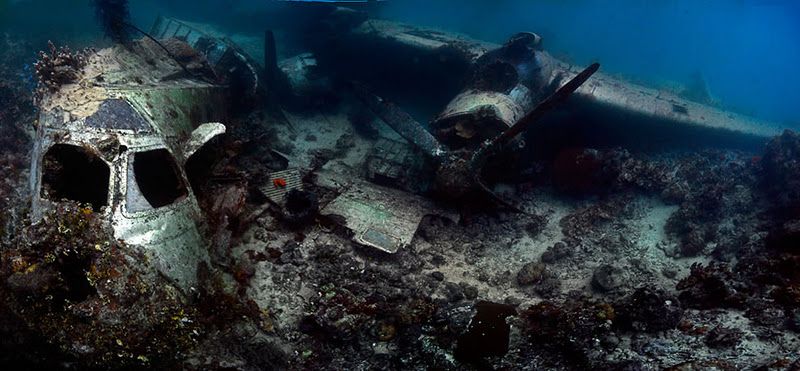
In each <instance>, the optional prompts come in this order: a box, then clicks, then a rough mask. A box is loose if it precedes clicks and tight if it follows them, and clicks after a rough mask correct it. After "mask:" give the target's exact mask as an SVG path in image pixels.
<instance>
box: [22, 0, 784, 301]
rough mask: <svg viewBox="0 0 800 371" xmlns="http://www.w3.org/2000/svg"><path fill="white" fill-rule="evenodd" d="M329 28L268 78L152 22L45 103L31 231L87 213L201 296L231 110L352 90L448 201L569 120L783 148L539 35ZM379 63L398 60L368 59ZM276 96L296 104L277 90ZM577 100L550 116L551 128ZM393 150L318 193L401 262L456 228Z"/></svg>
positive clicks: (335, 214) (291, 186)
mask: <svg viewBox="0 0 800 371" xmlns="http://www.w3.org/2000/svg"><path fill="white" fill-rule="evenodd" d="M332 9H333V11H331V13H330V17H346V18H347V19H348V20H352V19H353V12H352V11H350V10H347V9H341V8H332ZM322 21H325V22H328V23H329V24H347V25H349V26H347V27H338V28H337V33H336V34H335V35H333V36H330V37H328V38H326V39H325V40H323V41H324V42H316V43H315V42H312V43H311V45H309V49H310V51H311V52H312V53H311V54H309V53H304V54H301V55H300V56H298V57H294V58H289V59H287V60H286V61H283V62H281V63H280V64H278V63H277V61H270V60H269V59H268V58H267V60H266V62H265V63H264V65H265V66H259V65H258V64H257V63H255V62H253V61H254V60H255V59H254V58H253V57H252V55H256V54H259V52H260V53H265V54H267V55H270V54H272V55H274V50H272V51H270V50H267V51H266V52H265V51H264V50H261V51H252V50H247V51H245V50H243V49H241V47H240V46H238V45H236V44H235V43H234V42H232V41H231V40H230V39H227V38H224V37H222V36H221V35H217V34H213V33H212V32H208V31H207V30H202V31H201V30H200V26H198V25H194V24H191V23H187V22H181V21H178V20H174V19H168V18H160V19H159V20H158V21H157V22H156V25H155V26H154V27H153V30H152V31H151V34H152V37H153V39H150V38H144V39H142V40H140V41H136V42H133V43H130V44H129V45H125V46H123V45H118V46H115V47H111V48H107V49H103V50H100V51H97V52H94V53H90V54H89V55H88V56H87V59H86V63H85V65H84V66H82V68H80V70H79V72H78V74H77V76H75V78H74V79H73V81H71V82H69V83H67V84H63V85H61V86H59V87H58V88H57V89H51V90H50V91H47V92H46V93H45V94H44V95H43V96H42V97H41V99H40V100H39V102H38V104H39V107H40V116H39V120H38V126H37V134H36V135H37V137H36V140H35V144H34V151H33V156H32V161H33V163H32V165H33V166H32V171H31V178H30V187H31V190H32V215H33V219H34V220H36V219H38V218H41V216H42V214H43V209H44V208H46V207H47V206H48V205H49V204H51V203H54V202H59V201H60V200H63V199H67V200H72V201H78V202H81V203H84V204H88V205H91V207H92V210H93V212H96V213H100V214H102V215H103V217H104V218H106V219H107V220H108V221H109V222H110V223H111V225H112V226H113V229H114V233H115V237H116V238H118V239H122V240H125V241H126V242H127V243H130V244H137V245H142V246H145V247H146V248H147V249H148V251H150V252H151V253H152V256H153V258H154V261H155V262H156V264H157V266H158V268H159V269H160V270H161V271H162V272H163V273H164V274H165V275H166V276H168V277H170V278H171V279H172V280H173V281H174V282H176V283H177V284H178V286H179V287H182V288H184V289H189V288H190V287H192V285H194V284H195V282H196V267H197V264H198V263H199V262H202V261H207V260H208V259H209V257H208V252H207V249H206V246H207V243H206V241H205V238H204V231H203V228H204V226H203V224H204V223H203V220H204V218H203V215H202V213H201V211H200V209H199V207H198V202H197V200H196V198H195V195H194V193H193V189H192V182H191V180H192V179H191V178H192V174H187V170H186V166H185V165H186V163H187V161H189V160H190V159H191V157H192V155H193V154H194V153H195V152H196V151H197V150H198V149H199V148H201V147H202V146H203V145H204V144H205V143H207V142H208V141H209V140H211V139H212V138H214V137H215V136H217V135H220V134H222V133H224V132H225V130H226V127H225V120H226V118H227V117H228V111H229V107H231V106H232V105H234V104H237V102H238V103H240V101H242V100H247V99H250V98H252V97H254V96H255V95H257V94H258V93H259V92H262V93H263V92H264V91H270V89H272V91H271V93H272V94H275V93H276V92H277V93H278V94H280V93H285V94H292V95H294V96H295V98H298V97H299V99H302V95H303V94H313V92H314V91H319V90H325V89H329V90H334V89H335V87H334V86H335V85H336V84H337V81H338V83H341V82H345V84H346V85H347V86H350V87H351V88H352V87H353V86H355V87H356V88H355V89H354V90H352V91H354V92H355V95H356V96H358V97H359V98H361V99H362V100H363V101H364V103H365V105H366V106H367V107H369V108H370V109H372V110H373V111H375V113H376V114H377V115H378V116H379V117H380V118H381V119H382V120H384V121H385V122H386V123H387V124H389V126H390V127H392V128H393V129H395V130H396V131H397V132H398V133H399V134H400V135H401V136H402V137H404V138H405V139H407V140H408V141H409V142H410V143H412V144H413V145H415V146H417V147H418V149H419V150H420V151H421V153H424V154H427V155H428V156H429V157H431V158H434V159H438V161H439V165H438V166H439V170H438V176H439V178H440V179H439V180H438V183H443V184H444V185H443V186H444V187H445V191H446V192H449V193H451V194H455V193H459V192H462V190H460V189H459V190H457V191H455V190H454V188H458V187H465V184H466V187H469V186H470V184H471V183H470V182H471V181H472V180H470V179H467V180H465V181H462V178H459V176H464V174H463V173H464V172H466V173H467V174H466V175H465V176H466V177H467V178H475V180H476V183H478V184H479V185H480V186H481V187H482V188H485V189H487V190H488V188H487V187H486V186H485V185H483V183H482V182H481V181H480V180H479V179H477V178H479V177H480V166H477V165H476V164H474V162H481V164H479V165H481V166H482V164H483V163H482V161H483V160H484V159H483V158H480V157H481V156H483V155H485V154H483V153H482V152H483V151H487V148H489V147H491V152H492V153H490V154H492V155H494V154H496V153H499V152H503V151H507V150H509V147H513V148H520V147H524V144H525V143H524V141H522V140H519V138H517V139H515V137H516V136H517V134H521V133H522V131H524V129H526V128H528V127H529V126H531V125H532V124H534V123H536V124H537V125H538V124H539V122H538V121H540V120H541V121H542V122H544V123H545V124H547V123H549V124H550V126H552V124H553V122H555V124H556V125H557V124H558V122H559V120H560V121H561V122H575V121H582V122H584V124H587V123H588V125H594V124H598V125H600V126H605V127H607V126H608V125H609V123H611V122H625V123H626V125H632V126H638V128H639V129H640V130H647V129H652V130H658V131H661V132H669V133H673V134H671V135H674V133H682V134H680V135H685V136H687V137H689V136H691V137H695V136H697V135H708V136H712V137H713V136H716V137H719V138H721V139H724V140H725V141H726V143H729V144H731V145H735V146H740V145H742V144H751V143H754V142H759V141H762V140H763V138H766V137H769V136H772V135H775V134H776V133H777V130H776V129H775V128H774V127H772V126H770V125H769V124H767V123H761V122H757V121H755V120H753V119H750V118H747V117H744V116H740V115H736V114H733V113H729V112H726V111H722V110H719V109H716V108H713V107H708V106H704V105H701V104H699V103H694V102H691V101H688V100H685V99H682V98H679V97H677V96H674V95H670V94H667V93H663V92H659V91H655V90H652V89H648V88H644V87H640V86H637V85H634V84H630V83H628V82H625V81H621V80H617V79H614V78H612V77H610V76H606V75H602V74H596V75H594V76H593V75H592V74H593V73H594V72H595V71H596V70H597V66H592V67H591V68H590V69H588V70H584V72H583V73H581V70H583V69H582V68H577V67H574V66H570V65H568V64H566V63H563V62H561V61H558V60H557V59H555V58H553V57H551V56H550V55H549V54H547V53H546V52H544V51H542V50H541V46H540V43H541V40H540V38H539V37H538V36H536V35H535V34H532V33H521V34H519V35H516V36H515V37H513V38H511V39H510V40H509V41H508V42H507V43H506V44H505V45H494V44H490V43H485V42H480V41H475V40H470V39H468V38H465V37H463V36H460V35H456V34H450V33H445V32H441V31H437V30H428V29H423V28H419V27H416V26H408V25H403V24H399V23H394V22H389V21H381V20H367V19H361V20H359V21H348V22H336V21H331V20H330V19H328V20H322ZM267 45H268V48H267V49H269V45H270V43H267ZM272 48H274V44H272ZM377 48H380V49H381V50H387V49H388V50H394V51H396V52H397V53H400V54H393V53H387V54H386V55H383V56H378V55H374V54H370V53H374V50H376V49H377ZM398 55H402V56H403V57H402V58H396V57H397V56H398ZM271 65H274V66H278V65H280V67H281V71H270V67H271ZM265 67H266V69H265ZM265 71H266V73H265ZM376 71H395V72H398V73H397V74H396V75H403V74H405V73H409V74H416V75H420V76H434V79H433V81H434V83H440V84H441V85H442V86H446V87H449V89H450V90H449V91H451V92H452V93H453V96H452V97H451V98H450V99H449V100H448V101H446V102H445V103H446V104H444V105H443V106H442V108H441V113H439V114H438V115H436V117H435V118H434V120H433V121H432V122H431V124H430V128H427V127H426V125H422V124H420V123H418V122H417V121H415V120H414V119H413V118H411V116H410V115H408V114H407V113H405V112H404V111H402V110H401V109H400V108H399V106H397V105H394V104H392V103H389V102H388V100H385V99H384V98H381V97H378V96H377V95H375V93H373V90H372V89H367V88H365V86H370V87H378V89H377V90H379V91H380V90H381V89H380V86H382V85H384V86H385V85H387V84H388V85H391V82H392V78H391V77H389V76H387V74H386V73H376ZM400 71H402V72H403V73H399V72H400ZM320 72H323V74H322V75H320ZM274 73H279V74H280V75H281V76H283V78H282V79H276V78H275V76H273V75H272V74H274ZM388 75H391V74H388ZM263 76H267V78H262V77H263ZM353 80H357V81H358V83H356V84H353V83H352V81H353ZM279 82H285V83H286V84H287V87H286V88H287V89H288V90H283V89H278V87H277V84H278V83H279ZM269 84H273V85H269ZM339 87H340V86H339ZM445 90H446V89H445ZM573 92H574V94H573V95H574V96H573V97H572V98H571V99H570V100H569V101H568V102H566V103H565V104H564V105H563V106H562V107H559V109H557V110H555V113H554V114H548V115H546V114H545V113H546V112H547V111H550V110H552V109H554V108H556V107H555V103H561V102H564V101H566V98H567V97H568V96H569V95H570V94H571V93H573ZM233 97H235V99H232V98H233ZM543 103H544V104H543ZM570 116H572V118H565V117H570ZM574 116H578V117H579V118H580V119H578V120H576V119H574ZM588 118H591V120H589V119H588ZM621 118H622V119H621ZM589 121H591V122H589ZM542 127H544V128H546V127H549V126H547V125H544V126H542ZM525 139H526V140H528V141H531V140H530V136H527V137H525ZM694 139H697V138H694ZM382 140H385V139H382ZM531 142H534V143H535V140H534V141H531ZM385 144H386V145H385V146H380V147H381V148H379V150H383V152H382V153H383V154H382V155H380V156H377V157H375V156H373V158H371V159H370V160H369V161H368V162H367V163H366V164H365V166H366V167H367V168H368V169H369V171H368V173H369V174H371V175H370V176H368V177H367V178H368V179H364V180H361V179H343V178H342V177H341V176H337V175H336V174H333V173H330V172H328V173H326V172H321V173H320V174H318V176H317V179H316V181H315V185H316V186H319V187H326V188H328V189H332V190H334V191H335V192H336V193H337V194H338V196H337V197H335V198H333V199H332V200H330V201H329V202H327V203H326V204H323V205H319V209H320V210H321V214H322V215H324V216H326V217H327V218H329V219H331V220H334V221H336V222H337V223H339V224H341V226H343V227H345V228H346V229H348V230H349V231H350V233H351V236H352V237H353V240H354V241H355V242H357V243H359V244H361V245H366V246H371V247H374V248H377V249H379V250H381V251H384V252H387V253H393V252H396V251H397V250H398V249H400V248H403V247H404V246H406V245H408V244H409V243H410V241H411V238H412V237H413V235H414V234H415V232H416V230H417V226H418V224H419V223H420V221H421V219H422V217H423V216H424V215H426V214H432V213H435V214H440V215H445V216H451V215H452V214H453V213H452V212H449V211H446V210H444V209H442V208H440V207H439V206H437V205H436V204H435V203H434V202H433V201H431V200H430V199H428V198H426V197H423V196H420V195H415V194H411V193H409V192H408V191H409V189H407V188H406V189H402V190H401V189H398V188H404V187H397V183H398V181H399V182H402V179H397V178H402V177H403V175H402V174H403V172H405V171H409V170H410V169H411V168H413V167H414V165H410V164H411V163H412V162H413V156H414V155H415V154H416V153H417V152H414V151H412V150H410V149H408V148H407V147H406V146H404V145H403V144H402V143H401V144H397V143H396V142H393V141H387V142H385ZM395 145H397V146H398V147H397V148H395V149H394V150H389V149H390V148H394V147H393V146H395ZM528 145H529V146H530V145H531V144H530V143H529V144H528ZM495 147H496V148H495ZM378 152H380V151H378ZM409 159H410V160H409ZM453 163H461V164H462V168H460V170H459V171H461V172H462V174H460V175H459V174H456V173H454V172H447V171H446V170H448V169H452V167H450V168H448V166H450V165H452V164H453ZM309 170H310V169H288V170H286V171H284V172H280V173H275V174H273V175H272V177H273V178H275V179H276V180H278V179H280V180H281V183H280V186H278V184H279V183H275V185H274V186H272V187H270V184H267V185H265V187H262V189H263V192H264V193H265V194H266V195H267V198H268V199H270V200H271V203H272V204H273V206H278V207H286V206H287V205H286V197H287V195H288V194H289V193H290V191H292V190H299V189H302V188H303V187H304V185H303V181H301V179H302V178H303V176H302V175H303V173H304V172H308V171H309ZM287 180H288V182H287ZM440 186H442V184H440ZM447 187H450V188H447Z"/></svg>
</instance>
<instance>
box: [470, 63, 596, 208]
mask: <svg viewBox="0 0 800 371" xmlns="http://www.w3.org/2000/svg"><path fill="white" fill-rule="evenodd" d="M599 68H600V64H599V63H594V64H592V65H591V66H589V67H587V68H586V69H584V70H583V71H581V73H579V74H577V75H576V76H575V77H573V78H572V80H570V81H568V82H567V83H566V84H564V86H562V87H561V88H559V89H558V90H556V92H555V93H553V94H552V95H550V96H549V97H547V99H545V100H544V101H542V102H541V103H539V105H537V106H536V108H534V109H533V111H531V112H530V113H528V114H527V115H525V116H524V117H522V118H521V119H520V120H519V121H517V122H516V123H514V125H512V126H511V127H510V128H508V129H507V130H506V131H505V132H503V133H502V134H500V135H498V136H496V137H495V138H494V139H492V140H491V141H489V142H487V143H486V144H484V145H482V146H481V147H480V148H478V149H477V150H476V151H475V152H474V153H473V154H472V159H470V164H469V166H470V170H471V172H472V178H473V182H474V183H475V184H477V185H478V187H479V188H480V189H482V190H483V191H484V192H485V193H487V194H488V195H489V196H490V197H491V198H493V199H494V200H495V201H497V202H498V203H500V204H502V205H504V206H506V207H508V208H510V209H511V210H513V211H516V212H520V213H525V212H524V211H522V210H520V209H519V208H517V207H516V206H514V205H512V204H511V203H509V202H507V201H505V200H503V199H502V198H501V197H500V196H498V195H497V194H495V193H494V192H492V190H491V189H490V188H489V187H488V186H486V185H485V184H484V183H483V181H482V180H481V170H482V169H483V165H484V164H485V163H486V159H487V158H488V155H489V154H491V153H492V151H494V150H495V148H496V147H498V146H500V145H502V144H505V143H506V142H508V141H509V140H511V139H513V138H514V137H516V136H517V135H519V134H520V133H522V132H523V131H525V129H527V128H529V127H530V126H531V125H533V124H534V123H536V122H537V121H538V120H539V118H541V117H542V116H543V115H544V114H545V113H546V112H547V111H549V110H550V109H552V108H553V107H555V106H557V105H558V104H560V103H562V102H564V101H565V100H567V98H569V96H570V95H572V93H574V92H575V90H578V88H579V87H580V86H581V85H583V83H585V82H586V80H588V79H589V77H591V76H592V75H593V74H594V73H595V72H597V70H598V69H599Z"/></svg>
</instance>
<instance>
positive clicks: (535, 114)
mask: <svg viewBox="0 0 800 371" xmlns="http://www.w3.org/2000/svg"><path fill="white" fill-rule="evenodd" d="M598 69H600V63H593V64H592V65H591V66H589V67H586V69H584V70H583V71H581V73H579V74H577V75H575V77H573V78H572V80H569V82H567V83H566V84H564V86H562V87H560V88H559V89H558V90H556V92H555V93H553V94H552V95H550V96H549V97H547V99H545V100H543V101H542V102H541V103H539V105H538V106H536V108H534V109H533V111H531V112H529V113H528V114H527V115H525V116H524V117H522V118H521V119H519V121H517V122H516V123H515V124H514V125H511V127H510V128H508V129H507V130H506V131H505V132H503V134H500V135H499V136H498V137H496V138H494V139H493V140H492V142H490V144H489V146H495V145H498V144H503V143H505V142H507V141H509V140H511V139H513V138H514V137H516V136H517V135H519V134H520V133H522V132H523V131H525V129H527V128H528V127H530V126H531V125H533V124H534V123H535V122H537V121H538V120H539V118H541V117H542V116H543V115H544V114H545V113H546V112H547V111H549V110H551V109H553V108H554V107H555V106H557V105H559V104H561V103H563V102H564V101H566V100H567V98H569V96H570V95H572V93H574V92H575V90H578V88H579V87H581V85H583V83H585V82H586V80H589V78H590V77H592V75H594V73H595V72H597V70H598Z"/></svg>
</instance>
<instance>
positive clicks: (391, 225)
mask: <svg viewBox="0 0 800 371" xmlns="http://www.w3.org/2000/svg"><path fill="white" fill-rule="evenodd" d="M321 214H322V215H324V216H325V215H327V216H330V215H338V216H341V217H343V218H344V225H343V226H344V227H346V228H347V229H349V230H351V231H352V232H353V240H354V241H355V242H356V243H359V244H361V245H365V246H369V247H373V248H376V249H378V250H381V251H384V252H387V253H390V254H394V253H396V252H397V251H398V250H400V249H401V248H403V247H405V246H408V245H409V244H410V243H411V240H412V239H413V238H414V234H415V233H416V232H417V228H419V223H420V222H421V221H422V218H423V217H424V216H425V215H429V214H438V215H443V216H448V217H452V215H451V213H448V212H445V211H443V210H442V209H440V208H439V207H437V206H436V205H435V204H434V203H433V202H431V201H429V200H427V199H425V198H422V197H419V196H415V195H412V194H410V193H406V192H403V191H399V190H395V189H392V188H386V187H381V186H377V185H372V184H369V183H363V182H359V183H355V184H353V185H352V186H351V187H350V188H348V189H347V190H346V191H345V192H344V193H342V194H341V195H339V197H337V198H336V199H334V200H333V201H331V202H330V203H329V204H328V205H327V206H325V208H323V209H322V211H321Z"/></svg>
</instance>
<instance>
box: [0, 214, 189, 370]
mask: <svg viewBox="0 0 800 371" xmlns="http://www.w3.org/2000/svg"><path fill="white" fill-rule="evenodd" d="M155 272H156V271H155V269H154V268H153V267H152V266H151V265H150V264H149V263H148V260H147V258H146V257H145V255H144V254H143V253H142V252H139V251H137V250H136V249H135V248H133V247H131V246H127V245H124V244H123V243H121V242H118V241H115V240H114V239H113V238H112V237H111V234H110V231H109V230H108V228H107V227H106V226H104V224H103V223H102V219H101V218H99V217H98V216H97V214H95V213H93V212H92V210H91V209H88V208H85V207H82V206H79V205H76V204H69V203H64V204H61V205H59V206H58V207H57V208H55V209H53V210H52V211H51V212H49V213H48V214H47V215H46V216H45V218H44V219H43V221H42V222H40V223H37V224H33V225H31V226H29V227H28V228H26V229H25V230H24V231H22V232H21V233H19V235H18V236H17V238H16V239H15V240H14V242H13V243H12V245H11V246H10V247H9V248H7V249H5V250H4V251H3V254H2V265H0V279H2V285H0V287H1V288H0V295H1V296H2V300H3V302H4V303H6V304H7V305H8V307H9V308H10V309H11V310H12V311H13V312H14V313H16V314H17V315H18V316H19V317H20V318H21V319H22V320H23V322H24V323H25V325H26V326H28V327H30V328H32V329H34V331H35V332H37V333H39V334H42V335H44V336H45V337H46V338H48V339H49V340H48V341H49V342H50V343H52V344H54V345H58V346H60V347H61V349H62V351H63V352H64V353H65V354H66V355H70V356H75V357H80V360H81V361H80V362H81V364H84V365H85V366H104V367H105V366H110V365H113V366H121V365H129V366H134V365H138V366H143V365H149V364H152V363H155V364H162V365H165V364H173V362H176V361H178V359H177V358H176V357H180V353H182V352H185V351H186V350H188V349H191V347H192V346H193V345H194V344H195V341H196V337H197V332H196V331H195V330H196V324H195V321H194V320H193V319H192V316H193V315H192V309H190V308H189V307H187V306H185V303H184V301H183V299H182V296H181V295H180V294H179V292H178V291H177V290H176V289H175V288H173V287H172V286H171V285H170V284H169V283H168V282H165V280H164V278H162V277H161V276H159V275H157V274H156V273H155ZM143 313H147V314H148V315H146V316H143V315H142V314H143Z"/></svg>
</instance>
